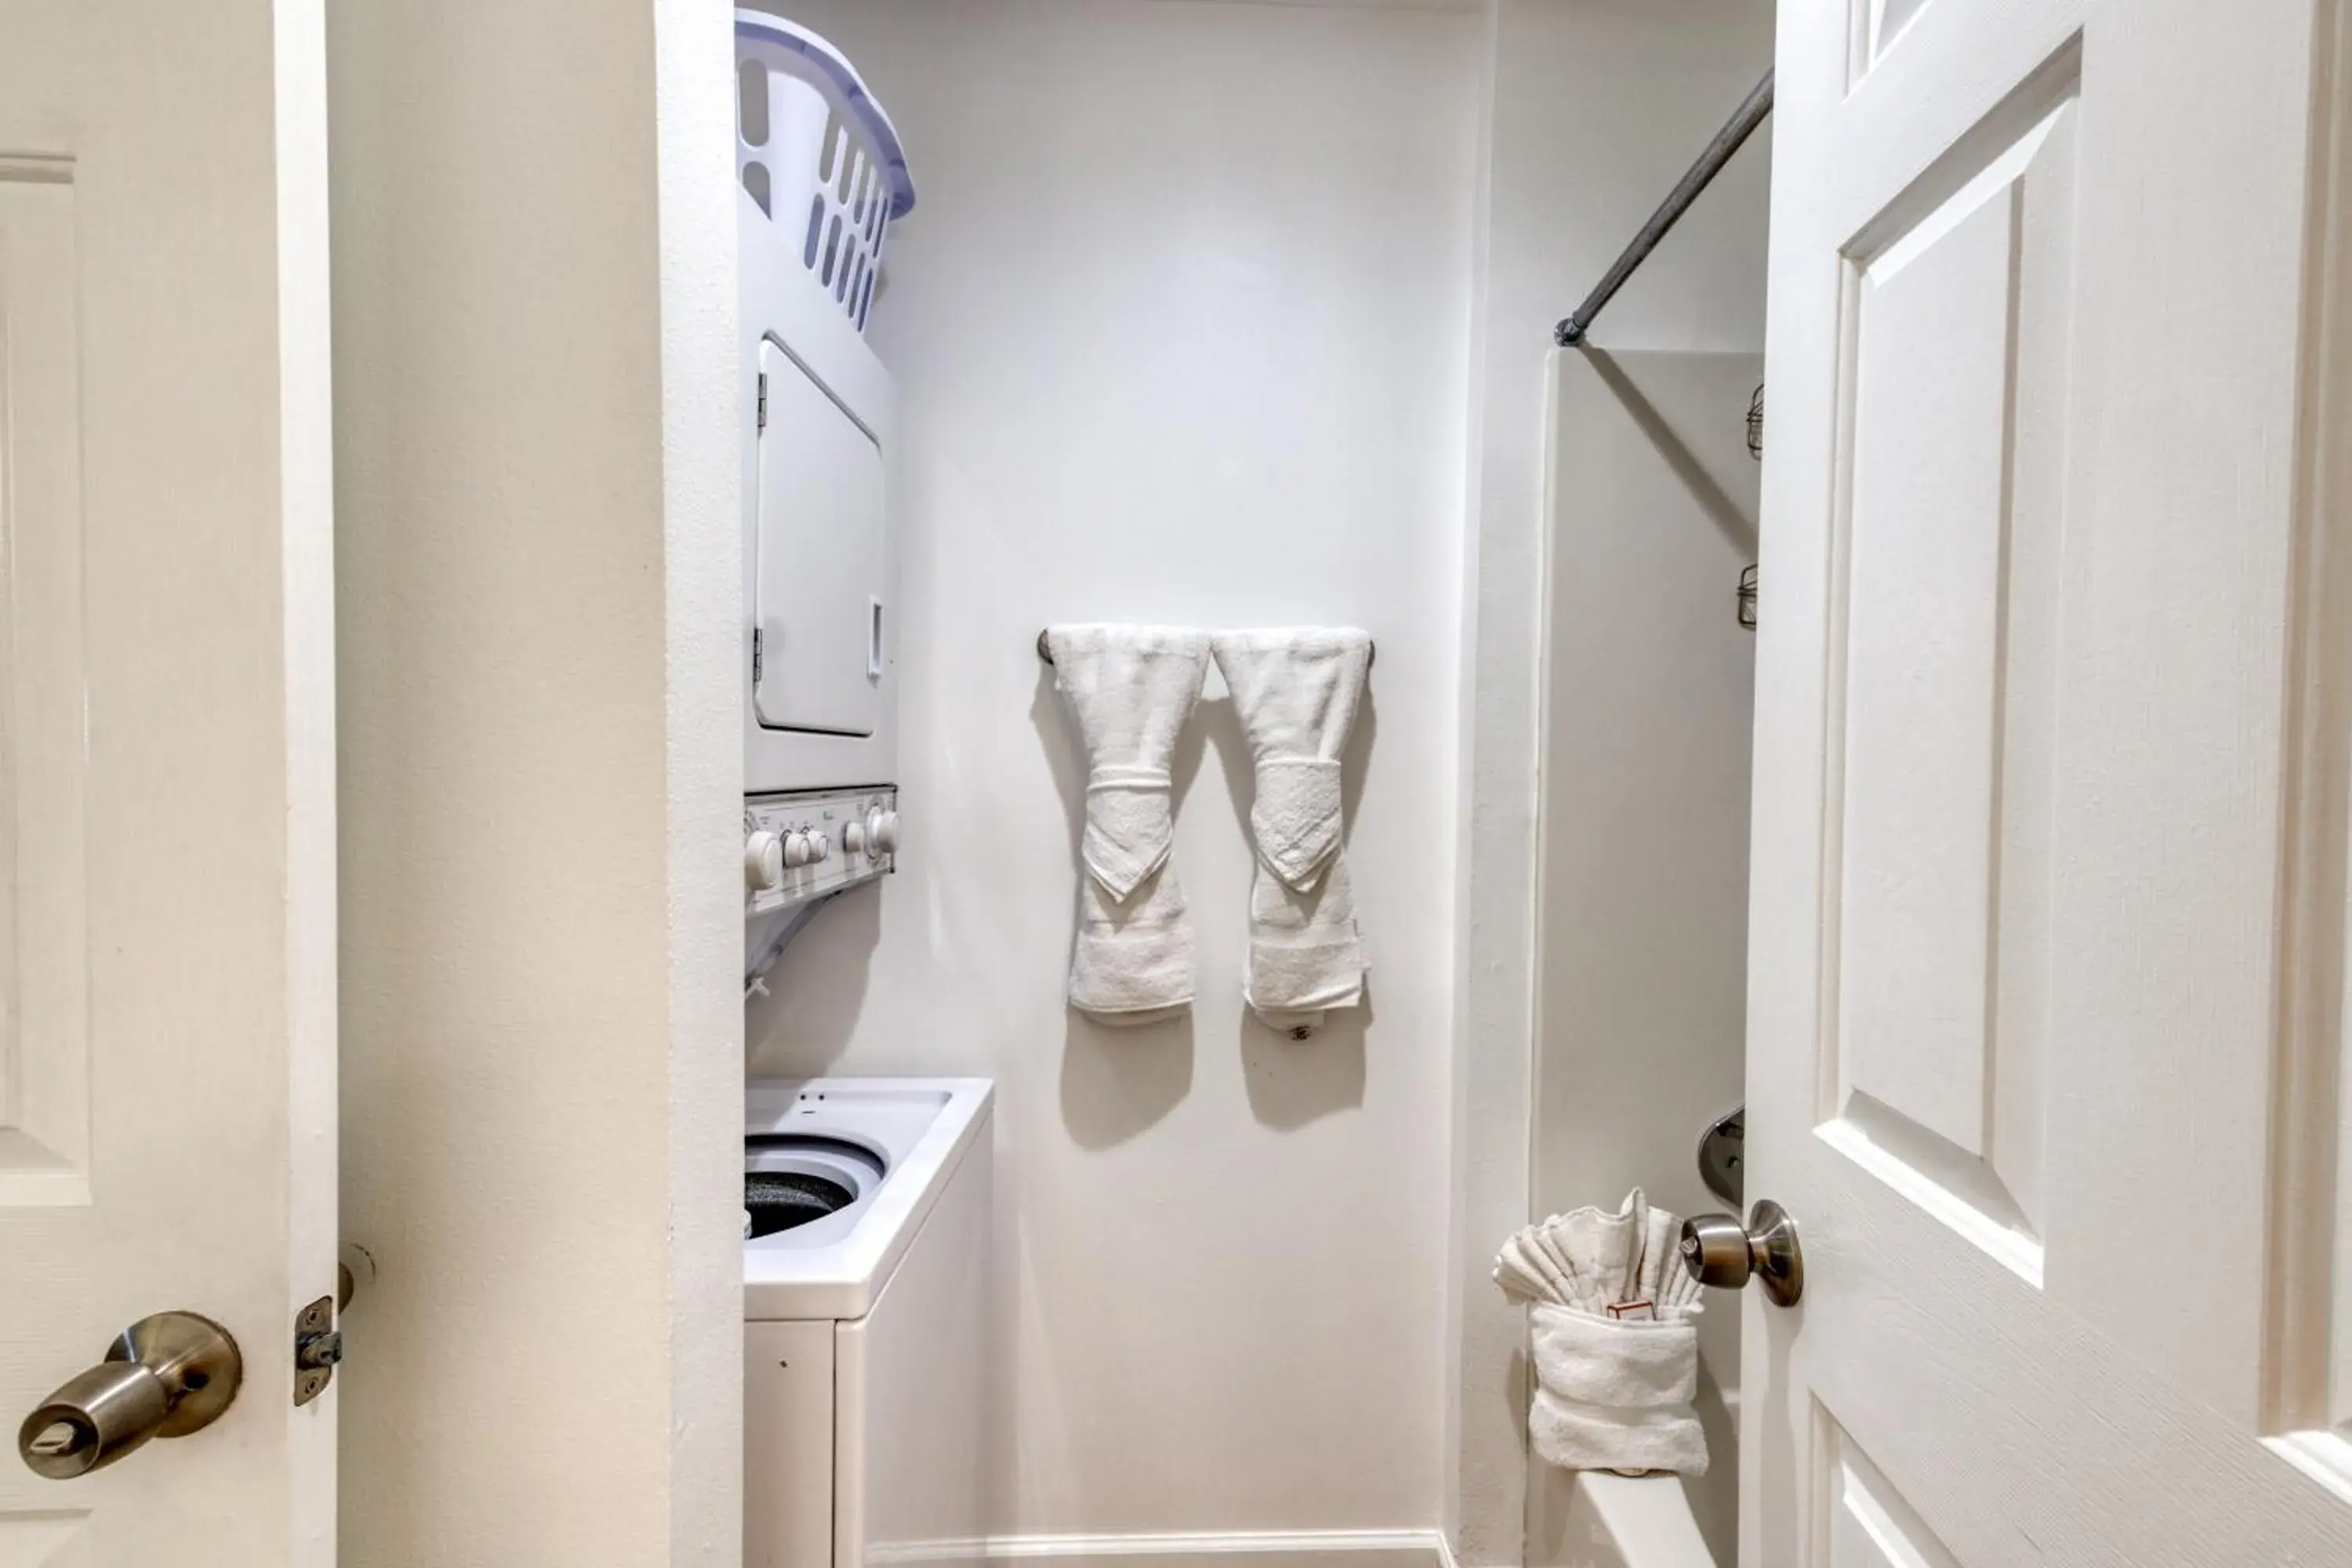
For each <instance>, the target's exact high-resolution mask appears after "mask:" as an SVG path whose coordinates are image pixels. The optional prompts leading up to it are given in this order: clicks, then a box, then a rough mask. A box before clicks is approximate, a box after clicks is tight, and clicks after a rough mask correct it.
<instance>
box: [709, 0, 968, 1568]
mask: <svg viewBox="0 0 2352 1568" xmlns="http://www.w3.org/2000/svg"><path fill="white" fill-rule="evenodd" d="M736 54H737V58H738V63H739V71H738V75H737V85H738V100H737V124H738V137H737V149H736V163H737V173H738V175H739V177H740V180H739V184H740V188H739V191H738V195H737V202H736V205H737V212H738V217H739V227H740V235H741V275H742V297H741V310H742V329H741V330H742V334H743V336H742V342H743V346H744V353H743V488H744V498H745V501H744V534H743V651H744V658H745V660H746V668H748V671H749V675H750V679H748V681H747V682H746V683H745V690H744V710H743V735H744V749H745V790H746V795H745V798H744V803H743V868H744V879H745V883H746V887H745V892H744V985H745V994H746V996H747V998H748V996H749V995H750V994H751V993H752V992H754V991H756V990H760V989H762V988H763V987H762V976H764V975H765V974H766V973H767V972H768V971H769V969H770V968H771V967H772V965H773V964H774V963H775V961H776V959H777V957H778V956H779V955H780V954H781V953H782V952H783V950H784V948H785V946H786V944H788V943H789V942H791V941H792V940H793V936H794V935H795V934H797V933H798V932H799V931H800V930H801V928H802V927H803V925H804V924H805V923H806V922H807V921H810V920H811V919H813V918H814V917H815V916H816V915H817V914H818V913H819V911H820V910H822V909H823V908H824V905H825V904H827V903H829V902H830V901H832V900H834V899H835V898H836V897H838V896H839V895H841V894H843V893H845V892H847V891H849V890H850V889H855V888H858V887H861V886H864V885H866V884H868V883H873V882H877V881H879V880H880V879H883V878H885V877H887V876H888V875H889V874H890V873H891V872H893V871H895V870H896V869H897V868H898V856H899V816H898V810H899V808H898V785H897V778H898V689H897V673H896V667H897V658H896V637H897V629H898V628H897V623H896V621H895V620H894V619H893V617H892V605H893V594H894V591H895V588H896V584H897V576H898V559H897V531H896V529H895V528H894V526H893V518H892V513H891V500H892V496H891V492H892V484H891V469H892V466H893V463H894V461H895V459H896V458H897V456H898V447H897V440H898V395H897V390H896V388H895V386H894V385H893V384H892V382H891V379H890V376H889V374H888V372H887V371H886V370H885V369H884V368H883V366H882V363H881V362H880V361H879V360H878V359H877V358H876V357H875V354H874V352H873V351H872V350H871V349H870V348H868V347H867V346H866V338H865V327H866V321H867V319H868V317H869V315H870V313H871V312H872V310H873V309H874V306H875V294H876V290H877V284H878V281H879V266H880V261H881V255H882V248H883V241H884V239H885V237H887V232H888V228H889V226H890V224H891V223H893V222H894V221H896V220H897V219H898V218H899V217H902V216H905V215H906V213H907V212H908V209H910V208H911V207H912V206H913V205H914V201H915V191H914V184H913V182H912V180H911V179H910V178H909V177H908V172H907V162H906V157H905V153H904V152H903V150H902V149H901V147H900V145H899V142H898V132H896V130H894V129H893V128H892V126H891V124H890V121H889V117H888V116H887V114H885V113H884V112H883V110H882V107H881V105H880V104H879V103H877V101H876V100H875V99H874V98H873V96H872V95H871V94H870V93H868V92H867V91H866V85H865V83H864V82H863V81H861V80H860V79H859V78H858V75H857V73H856V70H855V69H854V68H852V67H851V66H850V64H849V62H848V61H847V60H846V59H845V58H843V56H842V55H841V53H840V52H839V51H838V50H836V49H835V48H834V47H832V46H831V45H829V44H827V43H826V42H825V41H824V39H823V38H820V37H817V36H816V35H814V34H813V33H811V32H809V31H807V30H806V29H805V28H803V27H800V26H795V25H793V23H791V22H789V21H786V20H784V19H782V18H781V17H778V16H773V15H772V14H769V13H767V12H764V11H755V10H749V9H746V10H740V11H738V12H737V13H736ZM745 1104H746V1110H745V1119H744V1176H743V1232H744V1239H743V1306H744V1320H745V1322H744V1410H743V1427H744V1445H743V1447H744V1497H743V1561H744V1563H746V1564H747V1565H748V1568H866V1565H867V1564H872V1563H881V1562H884V1561H893V1562H905V1561H909V1560H918V1559H919V1560H921V1561H923V1562H926V1563H952V1562H955V1561H958V1560H963V1559H970V1560H972V1561H974V1562H976V1561H977V1558H978V1554H979V1553H980V1552H981V1550H982V1545H981V1543H982V1539H983V1537H984V1536H985V1533H986V1527H987V1519H986V1510H985V1504H984V1499H985V1496H986V1491H987V1474H986V1468H985V1467H986V1463H987V1461H986V1458H985V1436H986V1429H987V1422H986V1401H987V1392H988V1390H987V1384H986V1373H985V1370H984V1369H985V1367H986V1366H987V1364H988V1362H989V1359H990V1358H989V1354H988V1326H987V1325H988V1321H989V1301H990V1297H991V1288H990V1279H989V1272H990V1263H989V1237H990V1232H991V1216H990V1165H991V1141H992V1128H991V1110H992V1089H991V1086H990V1085H989V1084H988V1083H987V1082H986V1080H984V1079H807V1080H799V1081H790V1082H785V1081H772V1082H771V1081H760V1080H754V1081H753V1082H751V1084H750V1085H749V1086H748V1087H747V1092H746V1095H745Z"/></svg>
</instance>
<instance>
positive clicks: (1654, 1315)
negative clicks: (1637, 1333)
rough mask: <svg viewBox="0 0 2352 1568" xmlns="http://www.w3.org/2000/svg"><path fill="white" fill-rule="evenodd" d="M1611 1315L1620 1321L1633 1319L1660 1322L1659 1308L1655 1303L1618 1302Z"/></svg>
mask: <svg viewBox="0 0 2352 1568" xmlns="http://www.w3.org/2000/svg"><path fill="white" fill-rule="evenodd" d="M1609 1315H1610V1316H1611V1317H1612V1318H1615V1319H1617V1320H1619V1321H1623V1320H1624V1319H1627V1318H1632V1319H1633V1320H1634V1321H1643V1320H1645V1319H1646V1320H1647V1321H1650V1322H1653V1323H1654V1322H1656V1321H1658V1307H1657V1303H1656V1302H1654V1301H1618V1302H1615V1303H1613V1304H1612V1306H1611V1307H1610V1309H1609Z"/></svg>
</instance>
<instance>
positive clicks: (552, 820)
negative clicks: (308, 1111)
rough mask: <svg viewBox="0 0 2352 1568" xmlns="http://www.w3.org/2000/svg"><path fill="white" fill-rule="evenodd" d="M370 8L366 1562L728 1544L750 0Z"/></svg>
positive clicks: (359, 128) (355, 717) (353, 517)
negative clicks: (739, 361) (740, 315)
mask: <svg viewBox="0 0 2352 1568" xmlns="http://www.w3.org/2000/svg"><path fill="white" fill-rule="evenodd" d="M329 47H330V56H331V95H330V96H331V116H332V127H331V130H332V135H331V156H332V161H333V163H332V177H333V220H334V227H333V244H334V302H335V321H334V330H335V367H334V369H335V391H336V480H337V493H336V503H337V508H338V517H337V527H338V542H337V552H338V561H337V568H338V601H339V603H338V614H339V620H340V626H339V636H338V648H337V653H338V660H339V664H340V675H341V679H340V689H339V700H340V707H341V714H340V717H341V833H342V857H341V880H342V896H343V903H342V931H341V978H342V1040H343V1080H342V1083H343V1095H342V1115H343V1121H342V1125H343V1152H344V1163H343V1224H344V1235H345V1237H347V1238H349V1239H351V1240H352V1241H355V1242H358V1243H360V1244H362V1245H363V1246H364V1247H367V1248H368V1249H369V1250H370V1251H371V1252H372V1253H373V1256H374V1257H375V1258H376V1259H377V1260H378V1263H379V1265H380V1273H379V1275H378V1277H377V1278H376V1279H374V1280H373V1282H372V1283H371V1284H370V1285H369V1286H368V1287H366V1289H365V1291H364V1293H363V1294H362V1297H361V1298H360V1299H359V1300H357V1301H355V1302H354V1303H353V1305H352V1310H351V1313H350V1316H349V1319H348V1321H347V1325H346V1331H347V1335H348V1339H349V1343H350V1351H351V1359H350V1360H349V1361H347V1362H346V1363H344V1365H343V1368H342V1372H341V1389H342V1403H341V1420H342V1458H343V1470H342V1474H343V1479H344V1484H343V1486H342V1489H341V1561H342V1562H343V1563H346V1564H351V1565H353V1568H365V1565H368V1564H384V1565H386V1568H395V1565H396V1568H414V1565H416V1564H421V1563H431V1564H435V1565H436V1568H467V1565H476V1564H478V1565H480V1568H517V1565H520V1564H537V1563H565V1564H570V1563H583V1564H584V1563H669V1564H687V1563H708V1564H720V1563H734V1562H736V1561H738V1560H739V1555H740V1533H739V1531H740V1526H739V1524H738V1522H737V1511H736V1510H737V1502H736V1500H737V1496H738V1490H739V1486H740V1465H741V1461H740V1453H739V1450H738V1447H737V1443H738V1440H739V1435H740V1422H739V1421H738V1420H737V1419H736V1417H735V1412H736V1411H737V1410H738V1409H740V1399H741V1381H740V1379H741V1359H740V1346H741V1328H740V1323H741V1300H742V1297H741V1289H742V1286H741V1279H742V1276H741V1267H742V1264H741V1254H740V1240H739V1236H740V1232H739V1229H738V1226H737V1225H736V1224H735V1221H734V1215H735V1214H736V1212H737V1194H739V1193H740V1187H739V1185H738V1183H739V1182H740V1171H739V1170H738V1168H737V1167H736V1165H735V1163H734V1152H735V1149H736V1147H737V1144H736V1140H737V1139H738V1138H739V1137H740V1128H741V1121H740V1115H741V1107H742V1101H741V1085H740V1070H741V1058H740V1033H739V1031H740V1015H739V1014H738V1013H737V1011H736V1000H735V999H736V995H737V991H736V988H735V987H736V982H737V979H738V977H739V976H740V969H739V968H738V967H737V958H738V954H739V953H740V931H741V926H740V893H739V891H738V889H739V888H740V875H741V873H740V871H739V870H738V869H737V865H738V858H737V857H738V853H739V851H738V844H739V838H738V829H737V826H736V825H737V820H738V814H739V812H740V795H741V791H742V766H741V733H740V729H739V727H738V721H737V719H736V713H737V704H738V702H739V701H740V696H739V693H738V688H737V687H736V685H735V682H736V680H737V679H740V674H739V671H738V670H737V668H736V662H737V661H736V636H735V626H736V623H737V605H736V594H737V588H736V584H737V582H738V570H737V552H738V551H739V549H740V544H739V530H740V511H739V510H738V501H737V494H736V487H737V447H736V444H735V443H736V437H735V434H734V432H735V418H736V409H737V395H736V383H735V370H734V357H733V356H734V352H735V351H734V342H733V313H734V310H733V307H734V298H735V285H734V277H733V244H734V220H733V211H734V206H733V203H734V197H733V194H732V190H731V186H730V176H731V173H732V163H731V160H730V156H729V139H730V134H731V84H732V76H733V73H732V53H733V51H732V44H731V38H730V28H729V25H728V17H727V16H726V15H725V13H724V12H723V11H720V10H714V9H712V8H710V7H709V6H705V5H699V4H696V3H693V0H656V4H654V5H645V4H642V3H635V4H625V3H622V0H584V3H583V0H563V3H562V4H554V3H552V0H499V3H498V4H494V5H490V4H480V3H478V0H339V3H338V4H337V5H334V6H332V7H331V36H330V39H329Z"/></svg>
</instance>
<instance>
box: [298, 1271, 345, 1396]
mask: <svg viewBox="0 0 2352 1568" xmlns="http://www.w3.org/2000/svg"><path fill="white" fill-rule="evenodd" d="M342 1359H343V1336H342V1334H341V1331H339V1330H337V1329H336V1327H335V1299H334V1298H333V1297H332V1296H321V1297H320V1298H319V1299H318V1300H315V1301H313V1302H311V1303H310V1305H309V1306H307V1307H305V1308H303V1309H302V1310H301V1311H299V1312H298V1313H296V1314H295V1317H294V1404H295V1405H296V1407H297V1408H299V1407H300V1406H302V1405H308V1404H310V1401H312V1400H314V1399H316V1398H318V1397H319V1395H320V1394H324V1393H326V1392H327V1384H331V1383H332V1382H334V1381H335V1363H338V1362H340V1361H341V1360H342Z"/></svg>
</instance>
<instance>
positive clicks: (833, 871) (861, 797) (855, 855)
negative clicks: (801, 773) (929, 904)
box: [743, 786, 898, 915]
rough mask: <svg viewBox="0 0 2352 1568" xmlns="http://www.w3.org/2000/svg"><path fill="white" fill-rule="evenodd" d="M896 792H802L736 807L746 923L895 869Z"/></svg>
mask: <svg viewBox="0 0 2352 1568" xmlns="http://www.w3.org/2000/svg"><path fill="white" fill-rule="evenodd" d="M897 868H898V791H897V790H896V789H893V788H889V787H887V786H883V787H877V788H874V789H863V790H809V791H803V792H801V793H798V794H793V795H748V796H746V797H745V798H744V801H743V894H744V912H745V914H746V915H763V914H767V913H770V912H771V911H772V910H781V909H783V908H785V907H787V906H788V905H792V904H800V903H806V902H808V901H809V900H812V899H821V898H824V897H825V896H826V895H828V894H831V893H837V892H840V891H841V890H842V889H845V888H854V887H856V885H857V884H858V883H860V882H867V881H871V880H873V879H875V878H877V877H879V876H883V875H885V874H886V873H887V872H890V871H893V870H896V869H897Z"/></svg>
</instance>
